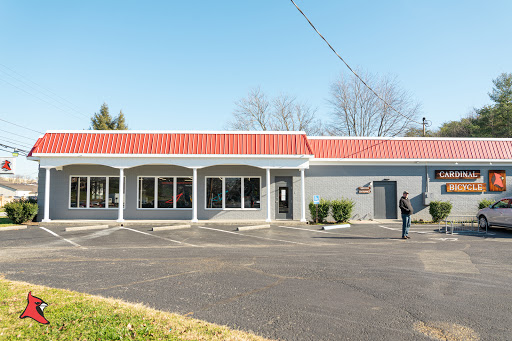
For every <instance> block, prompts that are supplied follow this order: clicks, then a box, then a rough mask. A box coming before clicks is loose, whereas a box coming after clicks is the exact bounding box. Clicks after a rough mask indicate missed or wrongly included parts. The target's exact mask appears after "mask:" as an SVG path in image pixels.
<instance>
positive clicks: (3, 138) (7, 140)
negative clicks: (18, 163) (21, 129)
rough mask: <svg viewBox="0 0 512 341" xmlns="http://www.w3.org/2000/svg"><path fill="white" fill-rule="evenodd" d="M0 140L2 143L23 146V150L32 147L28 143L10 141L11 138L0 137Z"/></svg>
mask: <svg viewBox="0 0 512 341" xmlns="http://www.w3.org/2000/svg"><path fill="white" fill-rule="evenodd" d="M0 140H3V141H4V142H12V143H17V144H19V145H20V146H24V147H25V148H32V147H33V146H31V145H29V144H28V143H24V142H21V141H19V140H15V139H11V138H8V137H0Z"/></svg>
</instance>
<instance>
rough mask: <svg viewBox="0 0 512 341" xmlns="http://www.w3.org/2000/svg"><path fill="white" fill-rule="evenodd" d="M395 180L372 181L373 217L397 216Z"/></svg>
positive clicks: (393, 217) (394, 217) (387, 217)
mask: <svg viewBox="0 0 512 341" xmlns="http://www.w3.org/2000/svg"><path fill="white" fill-rule="evenodd" d="M397 201H398V198H397V196H396V181H374V182H373V211H374V218H375V219H396V218H397V211H396V209H397Z"/></svg>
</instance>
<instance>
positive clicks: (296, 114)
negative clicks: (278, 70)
mask: <svg viewBox="0 0 512 341" xmlns="http://www.w3.org/2000/svg"><path fill="white" fill-rule="evenodd" d="M235 105H236V108H235V111H234V112H233V118H232V120H230V121H229V122H228V123H227V125H226V128H227V129H229V130H246V131H250V130H263V131H266V130H276V131H304V132H306V134H308V135H321V134H322V125H321V122H320V120H319V119H317V118H316V109H314V108H312V107H311V106H310V105H308V104H307V103H303V102H299V101H298V100H297V99H296V98H295V97H293V96H289V95H279V96H277V97H275V98H272V99H271V100H268V99H267V97H266V95H265V94H264V93H263V92H262V91H261V90H260V88H255V89H252V90H251V91H249V94H248V95H247V97H246V98H243V99H241V100H238V101H237V102H236V103H235Z"/></svg>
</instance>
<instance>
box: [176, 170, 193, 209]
mask: <svg viewBox="0 0 512 341" xmlns="http://www.w3.org/2000/svg"><path fill="white" fill-rule="evenodd" d="M176 207H177V208H192V177H188V178H177V185H176Z"/></svg>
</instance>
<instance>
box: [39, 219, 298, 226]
mask: <svg viewBox="0 0 512 341" xmlns="http://www.w3.org/2000/svg"><path fill="white" fill-rule="evenodd" d="M38 224H39V225H40V226H46V227H51V226H87V225H109V226H141V225H147V226H168V225H174V224H176V225H183V224H190V225H196V226H197V225H199V226H202V225H264V224H273V225H285V226H306V225H307V223H303V222H300V221H298V220H272V222H270V223H268V222H266V221H265V220H236V221H234V220H220V219H219V220H199V221H198V222H197V223H193V222H191V221H190V220H125V221H124V222H121V223H120V222H117V221H115V220H83V219H63V220H52V221H50V222H45V223H43V222H39V223H38Z"/></svg>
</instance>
